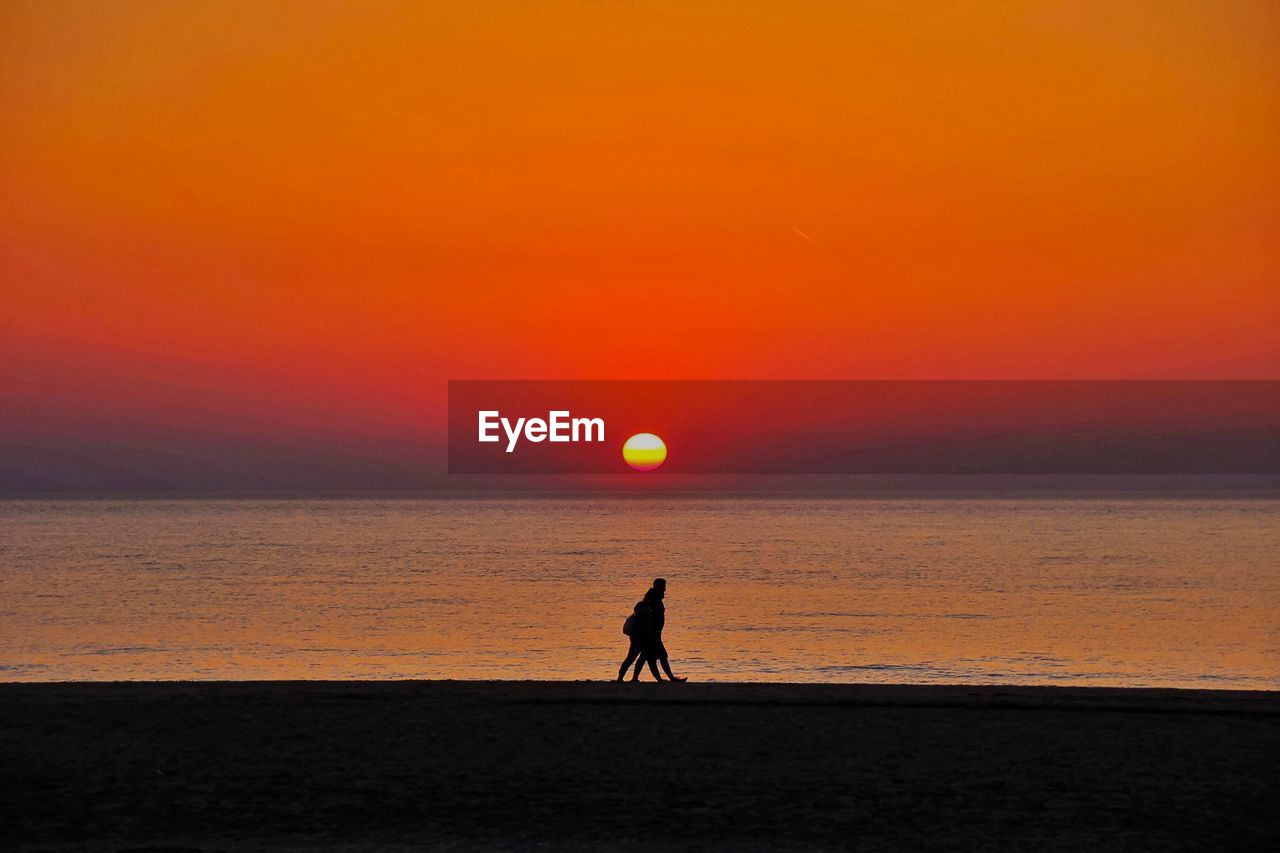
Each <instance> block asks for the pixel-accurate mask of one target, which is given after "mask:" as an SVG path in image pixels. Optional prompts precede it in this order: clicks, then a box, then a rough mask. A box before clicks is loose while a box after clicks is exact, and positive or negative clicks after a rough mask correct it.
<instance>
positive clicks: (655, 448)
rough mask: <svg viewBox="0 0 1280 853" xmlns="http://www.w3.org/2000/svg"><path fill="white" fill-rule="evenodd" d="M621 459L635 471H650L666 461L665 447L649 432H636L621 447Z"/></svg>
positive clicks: (660, 440)
mask: <svg viewBox="0 0 1280 853" xmlns="http://www.w3.org/2000/svg"><path fill="white" fill-rule="evenodd" d="M622 458H623V460H625V461H626V463H627V464H628V465H630V466H631V467H632V468H635V469H636V470H637V471H652V470H653V469H654V468H657V467H658V466H659V465H661V464H662V463H663V462H666V461H667V446H666V445H665V444H663V443H662V439H660V438H658V437H657V436H656V435H654V434H653V433H651V432H638V433H636V434H635V435H633V436H631V438H628V439H627V443H626V444H624V445H622Z"/></svg>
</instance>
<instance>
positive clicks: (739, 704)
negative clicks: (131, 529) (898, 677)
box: [0, 682, 1280, 851]
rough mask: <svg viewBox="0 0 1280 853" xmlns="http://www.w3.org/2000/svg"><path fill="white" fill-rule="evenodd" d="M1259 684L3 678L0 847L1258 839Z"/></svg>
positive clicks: (915, 846)
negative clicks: (1195, 687) (1248, 688)
mask: <svg viewBox="0 0 1280 853" xmlns="http://www.w3.org/2000/svg"><path fill="white" fill-rule="evenodd" d="M1278 759H1280V694H1278V693H1271V692H1268V693H1260V692H1230V691H1184V690H1136V689H1134V690H1128V689H1115V690H1113V689H1100V688H997V687H911V686H901V687H892V686H870V685H848V686H837V685H831V686H817V685H747V684H743V685H732V684H699V685H693V684H690V685H655V684H641V685H612V684H586V683H559V684H551V683H515V682H511V683H492V682H489V683H479V682H452V683H451V682H435V683H431V682H384V683H368V682H357V683H322V682H294V683H195V684H192V683H161V684H49V685H35V684H29V685H20V684H0V775H2V782H0V791H2V792H3V793H2V794H0V820H2V823H0V833H2V836H0V848H6V849H8V848H18V849H58V850H67V849H70V850H79V849H93V850H98V849H110V850H114V849H131V848H132V849H148V850H160V849H168V850H173V849H198V850H254V849H273V850H276V849H290V850H317V849H322V850H323V849H341V850H353V851H354V850H374V849H420V848H423V847H441V846H443V847H449V848H451V849H481V848H495V847H497V848H506V847H512V846H518V847H523V848H525V849H528V848H532V847H539V848H541V849H548V850H560V849H566V848H569V849H584V848H604V847H617V846H623V847H634V848H637V849H639V848H644V849H668V848H683V847H696V848H701V849H743V848H761V847H765V848H793V849H800V848H815V847H817V848H840V847H853V846H856V847H859V848H861V849H867V850H880V849H906V850H930V849H1015V850H1037V849H1051V850H1077V849H1084V848H1089V849H1092V850H1095V851H1096V850H1113V849H1132V850H1151V849H1185V850H1202V849H1221V850H1266V849H1271V850H1274V849H1277V847H1276V844H1277V842H1278V841H1280V781H1278V780H1280V770H1278V767H1280V764H1278V763H1277V762H1278Z"/></svg>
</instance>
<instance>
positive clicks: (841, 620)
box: [0, 493, 1280, 690]
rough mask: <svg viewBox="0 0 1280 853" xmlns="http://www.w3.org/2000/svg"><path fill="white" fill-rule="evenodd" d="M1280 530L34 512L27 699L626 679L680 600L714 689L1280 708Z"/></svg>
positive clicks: (315, 510) (15, 555) (1265, 501)
mask: <svg viewBox="0 0 1280 853" xmlns="http://www.w3.org/2000/svg"><path fill="white" fill-rule="evenodd" d="M628 498H631V499H628ZM1277 520H1280V502H1277V501H1276V500H1275V499H1274V497H1272V496H1268V495H1265V494H1248V495H1240V494H1210V495H1204V494H1185V493H1173V494H1159V495H1153V494H1138V493H1135V494H1086V493H1069V494H1059V495H1053V494H1036V493H1033V494H1028V493H1007V494H979V495H955V494H946V493H937V494H928V495H921V494H914V495H896V496H894V495H883V494H881V495H868V494H863V495H847V496H842V497H838V498H833V497H829V496H822V495H811V494H810V495H793V496H787V497H767V496H762V495H740V496H736V497H735V496H729V495H717V496H708V495H699V494H685V495H677V496H658V495H653V494H648V495H634V496H627V495H619V494H595V495H592V494H581V495H574V496H568V497H563V496H557V497H546V496H539V497H536V498H535V497H534V496H530V495H520V496H509V495H508V496H492V495H451V496H448V497H445V496H363V497H352V496H345V497H344V496H332V497H314V496H293V497H289V498H281V497H273V498H261V497H252V498H251V497H243V496H241V497H234V496H221V497H201V498H195V497H187V498H172V497H164V496H155V495H143V496H133V497H130V498H119V497H115V498H102V497H98V498H93V497H88V496H84V497H80V498H77V499H66V498H59V499H24V500H14V499H8V500H5V501H2V502H0V532H2V534H3V535H0V564H3V566H4V569H3V572H2V573H0V589H2V591H3V595H2V596H0V598H3V601H4V605H3V606H2V608H0V609H2V610H3V619H2V620H0V648H3V649H4V659H3V660H0V681H80V680H84V681H117V680H259V679H270V680H276V679H500V680H509V679H552V680H579V679H587V680H601V679H608V678H611V677H613V675H614V674H616V669H617V665H618V662H619V661H620V660H621V659H622V657H623V655H624V654H625V652H626V638H625V637H624V636H623V635H622V633H621V625H622V621H623V619H624V618H625V617H626V615H627V614H628V613H629V612H630V609H631V607H632V605H633V604H634V603H635V601H636V600H637V599H638V598H639V597H640V596H641V594H642V593H643V592H644V590H645V588H646V587H647V586H648V583H649V581H650V580H651V579H652V578H653V577H654V576H658V575H661V576H665V577H666V578H668V580H669V582H670V591H669V594H668V599H667V605H668V623H667V625H668V627H667V631H666V633H665V639H666V643H667V646H668V648H669V650H670V652H671V656H672V661H673V664H674V666H675V667H676V669H677V671H678V672H681V673H684V674H687V675H689V676H690V677H691V678H692V679H694V680H696V681H757V682H759V681H782V682H805V683H809V682H833V683H850V682H868V683H921V684H1017V685H1034V684H1060V685H1074V686H1090V685H1095V686H1096V685H1104V686H1135V687H1137V686H1146V687H1180V688H1194V687H1199V688H1214V687H1217V688H1232V689H1260V690H1274V689H1277V688H1280V577H1277V575H1276V572H1275V570H1274V565H1273V563H1274V560H1273V555H1274V554H1275V553H1277V552H1278V551H1280V525H1278V524H1277V523H1276V522H1277ZM646 677H647V676H646Z"/></svg>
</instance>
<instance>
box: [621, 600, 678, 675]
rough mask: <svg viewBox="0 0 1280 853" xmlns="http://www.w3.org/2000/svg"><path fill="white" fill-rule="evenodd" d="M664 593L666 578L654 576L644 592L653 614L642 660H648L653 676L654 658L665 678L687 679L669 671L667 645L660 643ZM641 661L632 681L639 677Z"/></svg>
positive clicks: (664, 620)
mask: <svg viewBox="0 0 1280 853" xmlns="http://www.w3.org/2000/svg"><path fill="white" fill-rule="evenodd" d="M666 595H667V579H666V578H654V579H653V588H652V589H650V590H649V591H648V592H646V593H645V594H644V600H645V601H646V602H649V607H650V608H651V609H652V611H653V614H652V620H651V622H650V631H651V634H652V636H651V639H650V641H649V646H648V648H647V649H646V651H645V658H643V659H642V661H643V660H645V659H647V660H648V661H649V669H651V670H653V675H654V677H655V678H658V672H657V670H656V669H655V668H654V665H653V664H654V660H655V659H656V660H657V661H658V662H659V663H661V664H662V668H663V670H664V671H666V673H667V678H669V679H671V680H672V681H688V679H687V678H685V677H684V676H677V675H676V674H675V673H673V672H672V671H671V661H669V660H667V647H666V646H664V645H663V644H662V629H663V627H664V626H665V625H666V623H667V606H666V605H665V604H663V603H662V599H663V598H665V597H666ZM642 661H637V662H636V674H635V678H633V679H632V681H634V680H635V679H637V678H639V677H640V663H641V662H642ZM658 680H659V681H661V680H662V679H661V678H658Z"/></svg>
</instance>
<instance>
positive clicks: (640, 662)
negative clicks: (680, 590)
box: [618, 590, 662, 681]
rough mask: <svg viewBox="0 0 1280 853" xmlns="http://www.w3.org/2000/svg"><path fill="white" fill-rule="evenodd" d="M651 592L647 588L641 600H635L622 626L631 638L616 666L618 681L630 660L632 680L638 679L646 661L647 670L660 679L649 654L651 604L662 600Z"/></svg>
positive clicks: (651, 643) (655, 664)
mask: <svg viewBox="0 0 1280 853" xmlns="http://www.w3.org/2000/svg"><path fill="white" fill-rule="evenodd" d="M652 592H653V590H649V592H647V593H645V597H644V600H643V601H637V602H636V606H635V610H634V611H633V612H632V614H631V616H629V617H628V618H627V621H626V623H625V624H624V625H623V626H622V632H623V633H624V634H626V635H627V636H628V637H630V638H631V645H630V647H628V649H627V657H626V659H625V660H624V661H623V662H622V666H620V667H618V681H622V680H623V679H625V678H626V677H627V670H628V669H629V668H630V667H631V662H632V661H635V664H636V671H635V674H634V675H633V676H631V680H632V681H639V680H640V670H641V668H642V667H643V666H644V664H645V662H646V661H648V663H649V671H650V672H652V673H653V677H654V679H656V680H658V681H661V680H662V676H661V675H659V674H658V665H657V662H656V661H655V659H654V658H653V657H652V656H651V652H652V651H653V642H654V636H655V635H654V633H653V620H654V608H653V604H654V602H657V603H658V604H662V600H661V599H659V598H657V597H656V596H653V595H651V593H652Z"/></svg>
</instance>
